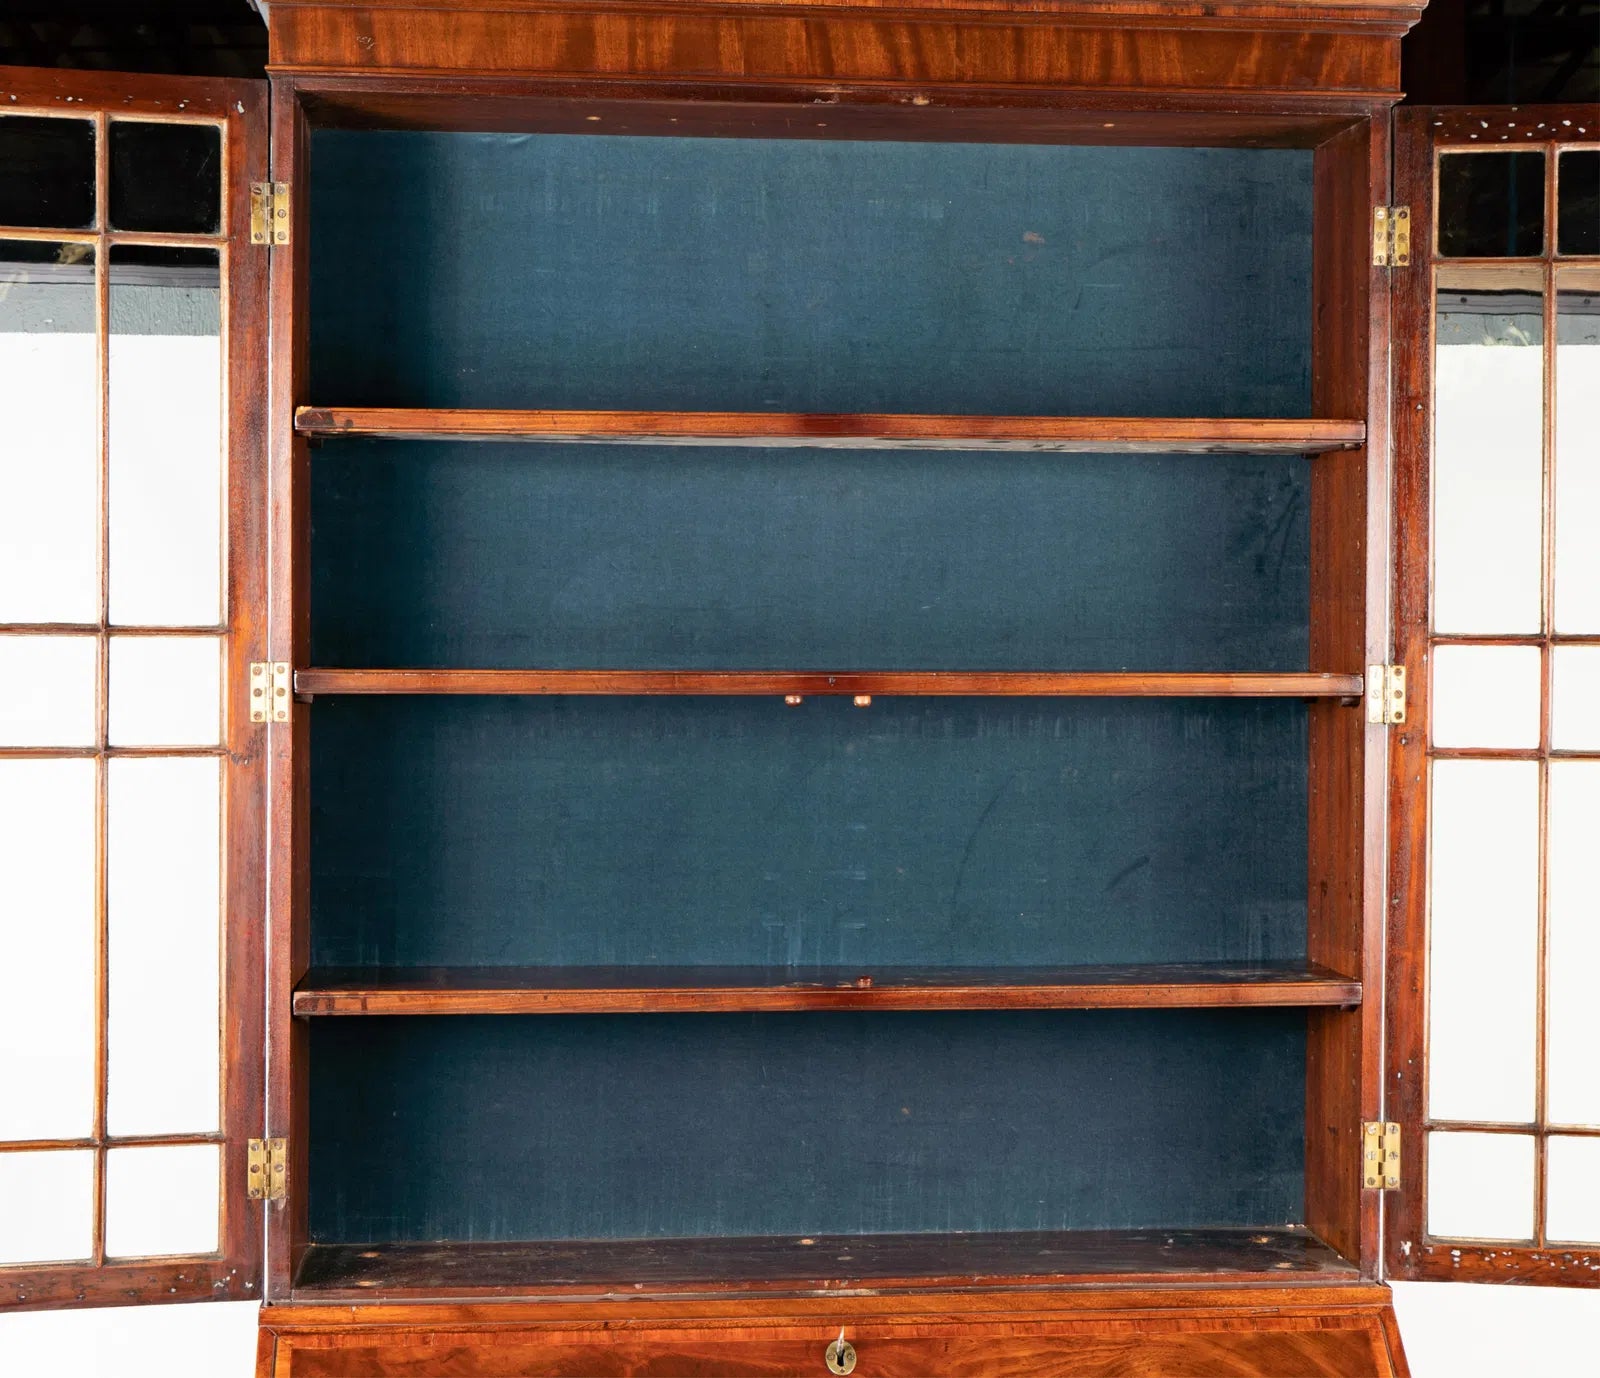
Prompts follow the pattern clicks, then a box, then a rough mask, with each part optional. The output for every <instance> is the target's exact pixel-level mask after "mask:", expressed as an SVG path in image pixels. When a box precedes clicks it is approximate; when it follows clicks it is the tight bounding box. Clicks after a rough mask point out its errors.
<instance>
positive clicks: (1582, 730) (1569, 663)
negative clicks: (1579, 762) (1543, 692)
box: [1550, 646, 1600, 751]
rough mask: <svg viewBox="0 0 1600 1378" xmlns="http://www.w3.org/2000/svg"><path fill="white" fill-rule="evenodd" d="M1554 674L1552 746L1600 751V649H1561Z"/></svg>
mask: <svg viewBox="0 0 1600 1378" xmlns="http://www.w3.org/2000/svg"><path fill="white" fill-rule="evenodd" d="M1553 654H1554V657H1555V659H1554V663H1553V665H1552V667H1551V675H1550V745H1551V746H1552V747H1554V748H1555V749H1556V750H1557V751H1600V646H1557V647H1555V649H1554V653H1553Z"/></svg>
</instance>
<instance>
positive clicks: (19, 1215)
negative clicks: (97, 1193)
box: [0, 1149, 94, 1263]
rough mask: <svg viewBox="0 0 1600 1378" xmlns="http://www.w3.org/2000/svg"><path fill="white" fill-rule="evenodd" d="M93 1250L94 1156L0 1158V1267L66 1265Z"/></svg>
mask: <svg viewBox="0 0 1600 1378" xmlns="http://www.w3.org/2000/svg"><path fill="white" fill-rule="evenodd" d="M93 1249H94V1154H93V1153H91V1152H89V1151H87V1150H84V1149H69V1150H65V1151H62V1150H57V1151H54V1152H40V1153H0V1263H64V1262H67V1261H68V1260H72V1259H86V1258H88V1257H89V1255H90V1253H91V1252H92V1251H93Z"/></svg>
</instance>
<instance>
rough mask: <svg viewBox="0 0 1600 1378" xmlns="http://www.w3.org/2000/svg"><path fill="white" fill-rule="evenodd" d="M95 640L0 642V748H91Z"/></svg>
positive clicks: (48, 638)
mask: <svg viewBox="0 0 1600 1378" xmlns="http://www.w3.org/2000/svg"><path fill="white" fill-rule="evenodd" d="M95 644H96V643H95V638H94V637H92V636H0V746H93V745H94V742H95V688H96V684H95V681H96V661H95Z"/></svg>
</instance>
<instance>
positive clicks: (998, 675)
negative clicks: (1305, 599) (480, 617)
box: [294, 668, 1363, 702]
mask: <svg viewBox="0 0 1600 1378" xmlns="http://www.w3.org/2000/svg"><path fill="white" fill-rule="evenodd" d="M294 691H295V693H296V694H297V695H299V696H300V697H302V698H313V697H315V696H316V695H318V694H670V695H686V694H722V695H746V696H750V697H762V696H766V695H787V694H798V695H800V696H801V697H807V696H812V697H815V696H823V695H834V696H839V695H851V696H854V695H860V694H868V695H871V694H882V695H884V696H886V697H891V696H911V695H916V696H930V695H946V696H962V697H969V696H970V697H991V696H993V697H1049V696H1060V697H1074V698H1291V699H1347V700H1350V701H1352V702H1355V701H1359V700H1360V698H1361V696H1362V693H1363V677H1362V676H1361V675H1335V674H1324V673H1320V672H1290V673H1284V674H1232V673H1225V674H1166V673H1157V674H1148V673H1143V672H1134V673H1112V672H1107V673H1100V672H1082V671H1056V672H1052V671H1031V670H1029V671H981V670H980V671H965V670H867V671H851V672H848V673H839V674H827V673H825V672H821V671H811V670H784V671H779V670H339V669H327V668H311V669H305V670H296V671H295V674H294Z"/></svg>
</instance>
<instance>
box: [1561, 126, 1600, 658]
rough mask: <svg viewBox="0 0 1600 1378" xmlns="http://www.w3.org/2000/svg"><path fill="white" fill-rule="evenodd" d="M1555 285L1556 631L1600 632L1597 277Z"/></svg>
mask: <svg viewBox="0 0 1600 1378" xmlns="http://www.w3.org/2000/svg"><path fill="white" fill-rule="evenodd" d="M1597 156H1600V155H1597ZM1557 285H1558V286H1559V287H1561V288H1562V289H1563V290H1561V291H1560V292H1559V293H1558V294H1557V296H1556V402H1555V407H1556V415H1555V459H1556V473H1555V480H1556V481H1555V494H1556V513H1555V518H1556V542H1555V544H1556V551H1555V605H1556V607H1555V625H1556V630H1557V631H1558V632H1566V633H1569V634H1570V633H1582V632H1600V540H1596V539H1595V533H1596V532H1597V531H1600V270H1596V269H1583V270H1577V271H1575V270H1571V269H1568V270H1564V271H1563V272H1562V273H1561V274H1560V276H1559V277H1558V278H1557ZM1568 288H1571V289H1572V290H1566V289H1568Z"/></svg>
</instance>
